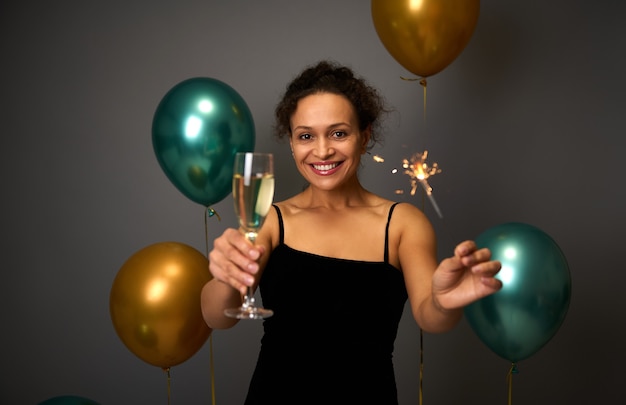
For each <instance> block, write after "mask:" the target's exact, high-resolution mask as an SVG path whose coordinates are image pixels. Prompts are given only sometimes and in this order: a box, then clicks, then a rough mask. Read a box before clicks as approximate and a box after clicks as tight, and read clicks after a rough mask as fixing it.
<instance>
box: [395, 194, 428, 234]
mask: <svg viewBox="0 0 626 405" xmlns="http://www.w3.org/2000/svg"><path fill="white" fill-rule="evenodd" d="M390 225H391V227H392V228H391V229H392V234H395V235H397V236H399V237H401V239H407V238H408V239H410V240H413V241H415V240H416V239H418V240H424V239H427V240H430V239H434V238H435V231H434V228H433V226H432V224H431V222H430V220H429V219H428V217H427V216H426V215H425V214H424V212H423V211H422V210H420V209H419V208H417V207H416V206H415V205H413V204H410V203H407V202H402V203H399V204H398V205H397V206H396V208H395V209H394V212H393V216H392V218H391V224H390Z"/></svg>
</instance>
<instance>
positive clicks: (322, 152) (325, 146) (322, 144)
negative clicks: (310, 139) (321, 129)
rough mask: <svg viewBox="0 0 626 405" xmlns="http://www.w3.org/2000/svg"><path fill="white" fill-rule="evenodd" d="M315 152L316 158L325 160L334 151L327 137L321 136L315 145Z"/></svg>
mask: <svg viewBox="0 0 626 405" xmlns="http://www.w3.org/2000/svg"><path fill="white" fill-rule="evenodd" d="M315 153H316V155H317V157H318V158H320V159H321V160H325V159H328V158H329V157H330V156H332V155H333V154H334V153H335V149H334V148H333V147H332V145H331V143H330V142H329V141H328V139H325V138H321V139H320V140H319V141H318V142H317V144H316V145H315Z"/></svg>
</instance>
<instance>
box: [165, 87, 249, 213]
mask: <svg viewBox="0 0 626 405" xmlns="http://www.w3.org/2000/svg"><path fill="white" fill-rule="evenodd" d="M254 143H255V130H254V121H253V118H252V114H251V112H250V110H249V108H248V106H247V104H246V102H245V101H244V99H243V98H242V97H241V96H240V95H239V93H237V92H236V91H235V90H234V89H233V88H232V87H231V86H229V85H228V84H226V83H224V82H222V81H220V80H217V79H213V78H208V77H196V78H192V79H187V80H184V81H183V82H181V83H179V84H177V85H176V86H174V87H173V88H172V89H171V90H170V91H168V92H167V94H166V95H165V96H164V97H163V99H162V100H161V102H160V103H159V105H158V107H157V110H156V112H155V114H154V118H153V122H152V144H153V147H154V153H155V155H156V157H157V160H158V162H159V165H160V166H161V169H163V171H164V172H165V174H166V175H167V177H168V179H169V180H170V181H171V182H172V184H174V186H176V188H177V189H178V190H179V191H180V192H181V193H183V194H184V195H185V196H186V197H187V198H189V199H190V200H192V201H194V202H197V203H199V204H202V205H204V206H206V207H208V206H210V205H212V204H215V203H217V202H219V201H221V200H222V199H224V198H225V197H226V196H227V195H228V194H229V193H230V192H231V187H232V174H233V173H232V168H233V163H234V158H235V154H236V153H237V152H249V151H252V150H253V149H254Z"/></svg>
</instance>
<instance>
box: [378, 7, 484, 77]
mask: <svg viewBox="0 0 626 405" xmlns="http://www.w3.org/2000/svg"><path fill="white" fill-rule="evenodd" d="M479 8H480V1H479V0H372V19H373V21H374V27H375V28H376V33H377V34H378V37H379V38H380V40H381V41H382V43H383V45H384V46H385V48H386V49H387V51H388V52H389V54H391V56H393V58H394V59H395V60H396V61H397V62H398V63H400V64H401V65H402V66H404V68H405V69H407V70H408V71H409V72H411V73H413V74H416V75H418V76H421V77H428V76H432V75H434V74H435V73H439V72H440V71H442V70H443V69H444V68H445V67H446V66H448V65H449V64H450V63H451V62H452V61H453V60H454V59H456V57H457V56H459V54H460V53H461V51H463V49H464V48H465V46H466V45H467V43H468V42H469V40H470V38H471V36H472V33H473V32H474V27H475V26H476V22H477V21H478V11H479Z"/></svg>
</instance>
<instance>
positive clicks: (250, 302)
mask: <svg viewBox="0 0 626 405" xmlns="http://www.w3.org/2000/svg"><path fill="white" fill-rule="evenodd" d="M244 234H245V236H246V239H248V240H249V241H250V243H252V244H253V245H254V242H255V241H256V237H257V235H258V234H257V232H254V231H245V232H244ZM241 306H242V307H243V308H246V309H249V308H254V293H253V292H252V286H248V287H247V288H246V295H244V297H243V303H242V304H241Z"/></svg>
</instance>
